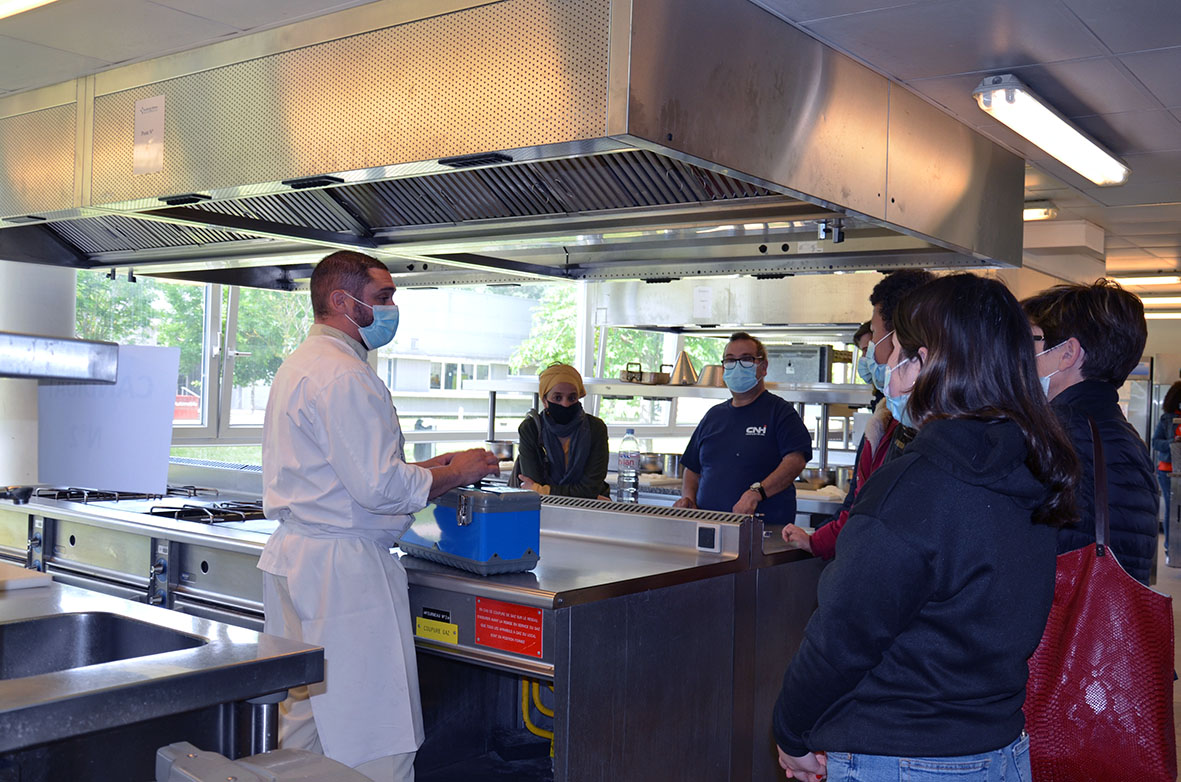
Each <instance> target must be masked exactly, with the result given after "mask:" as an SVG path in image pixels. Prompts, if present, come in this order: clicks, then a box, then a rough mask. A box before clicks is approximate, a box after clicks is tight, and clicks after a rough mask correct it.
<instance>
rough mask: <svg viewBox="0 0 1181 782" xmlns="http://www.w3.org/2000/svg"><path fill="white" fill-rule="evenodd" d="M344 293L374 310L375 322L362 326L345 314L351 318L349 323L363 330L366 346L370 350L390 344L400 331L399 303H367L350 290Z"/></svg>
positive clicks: (362, 335)
mask: <svg viewBox="0 0 1181 782" xmlns="http://www.w3.org/2000/svg"><path fill="white" fill-rule="evenodd" d="M344 295H345V296H348V297H349V298H350V299H352V300H353V301H355V302H357V303H358V304H361V305H363V306H366V307H368V308H369V309H371V310H373V322H372V323H370V324H369V325H368V326H362V325H360V324H359V323H357V321H355V320H353V319H352V318H349V316H348V315H347V314H346V315H345V317H346V318H349V323H352V324H353V325H354V326H356V327H357V330H358V331H360V332H361V341H362V342H364V343H365V347H367V348H369V349H370V350H377V349H378V348H380V347H382V346H383V345H388V344H390V341H391V340H392V339H393V338H394V335H395V334H397V333H398V305H397V304H377V305H374V304H365V302H363V301H361V300H360V299H358V298H357V297H356V296H354V295H353V294H351V293H349V292H348V291H345V293H344Z"/></svg>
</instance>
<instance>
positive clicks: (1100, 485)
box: [1087, 417, 1111, 556]
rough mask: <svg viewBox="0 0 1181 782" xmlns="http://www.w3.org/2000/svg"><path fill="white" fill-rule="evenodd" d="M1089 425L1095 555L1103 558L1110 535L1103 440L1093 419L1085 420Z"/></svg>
mask: <svg viewBox="0 0 1181 782" xmlns="http://www.w3.org/2000/svg"><path fill="white" fill-rule="evenodd" d="M1087 423H1088V424H1090V425H1091V454H1092V458H1093V459H1094V462H1095V465H1094V466H1095V553H1096V554H1097V555H1098V556H1103V554H1104V552H1105V550H1106V548H1107V539H1108V537H1109V536H1110V534H1111V513H1110V506H1109V505H1108V503H1107V463H1106V461H1104V459H1103V440H1102V439H1101V438H1100V437H1099V427H1098V426H1097V425H1096V424H1095V419H1094V418H1089V417H1088V418H1087Z"/></svg>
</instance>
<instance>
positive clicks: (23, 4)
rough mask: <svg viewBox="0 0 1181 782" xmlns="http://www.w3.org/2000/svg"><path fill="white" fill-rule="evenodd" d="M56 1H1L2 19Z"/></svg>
mask: <svg viewBox="0 0 1181 782" xmlns="http://www.w3.org/2000/svg"><path fill="white" fill-rule="evenodd" d="M52 2H54V0H0V19H3V18H5V17H6V16H16V15H17V14H19V13H23V12H25V11H31V10H33V9H34V8H40V7H41V6H43V5H49V4H50V3H52Z"/></svg>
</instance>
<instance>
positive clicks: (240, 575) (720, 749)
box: [0, 484, 820, 782]
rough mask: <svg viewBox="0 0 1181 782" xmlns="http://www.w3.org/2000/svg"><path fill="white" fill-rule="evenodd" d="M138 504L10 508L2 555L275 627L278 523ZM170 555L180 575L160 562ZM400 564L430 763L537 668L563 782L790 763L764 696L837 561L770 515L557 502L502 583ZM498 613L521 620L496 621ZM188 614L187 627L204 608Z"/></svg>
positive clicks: (0, 517)
mask: <svg viewBox="0 0 1181 782" xmlns="http://www.w3.org/2000/svg"><path fill="white" fill-rule="evenodd" d="M206 485H209V484H206ZM141 510H142V509H141V508H137V507H136V506H135V504H134V501H132V502H130V503H129V502H119V503H116V504H115V505H113V506H110V507H104V506H103V504H97V505H96V504H91V505H83V504H79V503H71V502H60V501H53V500H42V499H37V500H34V501H32V502H31V503H30V504H29V505H26V506H14V505H12V504H10V503H4V502H0V556H4V557H7V558H9V559H11V560H14V561H22V560H23V558H24V557H25V556H26V554H27V553H28V552H27V551H26V546H28V551H37V552H40V554H39V556H41V557H43V565H44V568H45V570H47V571H48V572H50V573H52V574H53V575H54V578H55V579H58V580H69V581H70V583H77V584H79V585H86V586H87V587H88V588H94V589H99V590H101V591H113V593H114V594H127V595H128V596H130V597H137V596H138V598H139V599H140V600H151V599H157V598H161V595H162V592H161V591H160V590H161V588H162V587H163V586H165V584H164V582H165V581H167V584H166V587H167V588H166V590H164V591H165V593H166V594H164V597H163V598H162V600H163V604H164V605H167V606H169V607H171V608H174V609H176V610H177V611H183V612H186V613H188V614H194V615H196V616H205V617H211V618H221V617H223V616H224V617H225V618H226V621H233V622H238V623H241V624H243V625H244V626H247V627H250V626H261V624H260V623H261V616H262V604H261V603H262V594H261V582H262V579H261V576H260V574H259V571H258V570H257V568H256V564H257V559H258V555H259V554H260V552H261V550H262V547H263V546H264V545H265V543H266V540H267V538H268V536H269V534H270V532H272V531H273V529H274V526H275V523H274V522H249V523H247V524H237V523H236V524H217V525H205V524H196V523H192V522H183V521H175V520H172V519H162V518H154V517H148V516H144V515H142V513H141V512H135V511H141ZM423 522H424V523H429V519H426V518H424V519H423ZM38 535H39V536H40V539H39V540H35V541H34V543H35V544H36V545H35V546H29V545H28V541H29V540H30V539H33V538H35V537H36V536H38ZM161 552H165V554H164V555H163V556H165V558H166V560H167V567H166V568H165V574H166V575H161V574H157V575H149V573H150V572H151V569H152V567H153V563H156V564H158V563H159V561H160V557H161V556H162V555H161ZM402 561H403V563H404V564H405V566H406V569H407V573H408V577H409V583H410V607H411V613H412V616H413V619H414V622H415V632H416V639H415V641H416V644H417V645H418V647H419V650H420V655H419V667H420V680H421V681H422V693H423V710H424V719H425V721H426V722H427V734H428V741H427V743H426V744H425V745H424V746H423V747H422V748H421V749H420V751H419V761H420V764H422V766H423V768H424V769H426V770H429V769H430V768H432V767H433V766H435V765H445V764H446V763H448V762H454V760H455V759H456V758H459V757H466V756H467V754H468V753H473V752H474V753H476V754H479V752H483V751H485V749H486V746H487V741H488V731H490V730H492V729H493V728H496V727H498V726H499V727H504V728H506V729H512V728H513V726H514V725H516V724H519V723H517V722H514V720H515V719H516V718H514V717H512V715H513V714H514V713H515V710H516V708H517V707H519V701H520V697H519V690H520V679H519V677H521V676H522V675H524V676H529V677H533V678H535V679H542V680H548V681H552V682H553V685H554V696H553V697H554V699H555V703H554V709H555V711H556V716H555V717H554V718H553V725H554V729H555V732H556V733H557V734H558V735H557V738H556V740H555V745H554V747H555V750H554V751H555V755H554V761H553V762H554V778H555V780H559V781H563V780H564V781H566V782H569V781H570V780H577V779H590V778H595V779H598V778H613V779H640V778H664V777H667V776H670V775H671V776H677V777H679V778H695V777H694V773H695V772H696V771H700V769H703V768H709V769H711V774H712V775H711V779H712V778H716V779H733V780H738V779H743V780H747V779H752V778H756V777H757V778H759V779H762V778H764V776H768V775H767V774H762V773H761V772H760V773H759V774H753V773H752V769H755V768H757V769H763V770H768V772H769V775H770V776H774V773H773V772H774V771H775V770H776V767H775V757H774V750H773V747H770V746H768V745H767V743H766V741H765V731H762V726H764V725H765V724H766V720H767V719H769V714H770V708H771V704H770V702H767V703H764V702H763V701H765V700H766V698H769V697H771V696H770V695H767V696H766V698H765V697H764V696H763V695H762V693H764V692H765V693H772V691H773V690H774V689H775V688H776V687H777V684H776V681H777V680H778V678H780V677H781V676H782V669H783V665H784V664H786V662H787V658H788V655H790V652H791V650H792V649H794V648H795V647H796V645H798V643H799V639H800V638H801V637H802V632H803V627H804V625H805V624H806V622H807V619H808V616H809V615H810V613H811V611H812V609H813V607H814V605H815V603H814V600H815V587H816V580H817V578H818V577H819V572H820V563H819V561H818V560H813V559H812V558H810V557H808V556H807V555H806V554H804V553H802V552H800V551H796V550H787V549H786V548H785V547H784V546H783V544H782V542H781V541H780V540H779V538H778V530H776V529H770V530H767V531H766V536H765V537H764V530H763V528H762V524H761V522H760V521H759V520H757V519H751V518H746V517H740V516H735V515H732V514H723V513H715V512H711V511H698V510H683V509H674V508H669V507H656V506H646V505H634V504H620V503H610V502H601V501H597V500H579V499H571V498H546V499H545V500H544V502H543V505H542V530H541V540H540V561H539V563H538V565H537V566H536V567H535V569H534V570H532V571H530V572H526V573H516V574H506V575H495V576H487V577H485V576H478V575H474V574H471V573H467V572H464V571H461V570H456V569H453V568H450V567H446V566H443V565H438V564H435V563H433V562H429V561H426V560H422V559H416V558H414V557H410V556H403V557H402ZM490 611H492V612H495V611H500V612H501V613H500V614H499V615H500V616H509V617H520V621H521V622H522V623H524V624H521V625H513V626H511V627H509V626H506V625H502V624H499V623H500V621H501V620H498V619H495V618H489V617H490V616H495V614H490V613H489V612H490ZM173 616H175V620H176V621H177V622H180V623H182V625H181V626H186V625H184V624H183V623H197V622H200V621H201V620H199V619H195V618H193V617H192V616H183V615H180V614H173ZM253 623H259V624H253ZM515 627H524V628H527V629H525V630H524V631H523V632H522V634H521V635H519V636H517V637H515V639H511V640H510V641H508V642H504V641H497V640H494V639H493V638H492V636H490V635H489V633H495V632H500V631H501V630H502V629H503V631H504V632H507V633H509V635H511V634H512V632H513V628H515ZM243 632H245V631H243ZM502 637H503V636H502ZM517 641H521V643H519V644H518V643H517ZM188 653H192V650H190V652H188ZM169 654H170V655H171V654H173V653H169ZM768 655H770V657H768ZM166 656H167V655H166ZM672 660H684V661H687V662H692V664H691V665H670V664H669V662H670V661H672ZM177 674H178V675H182V676H183V671H178V672H177ZM669 704H673V708H672V709H671V710H670V707H669ZM625 708H631V709H633V710H634V713H635V714H643V715H645V727H644V729H643V731H640V732H635V733H634V735H633V732H620V731H618V730H617V729H616V728H614V727H612V726H614V725H617V724H618V723H617V721H618V716H619V713H620V710H621V709H625ZM685 720H692V721H693V723H694V724H696V725H700V726H702V728H701V731H703V732H702V733H701V736H700V737H699V740H695V741H694V742H693V744H692V747H689V748H684V749H683V751H682V752H680V753H679V754H678V756H677V757H675V758H663V757H661V756H660V755H659V753H655V754H654V753H652V752H651V746H653V745H655V744H667V745H673V744H677V745H679V746H680V745H683V741H682V739H683V725H684V723H685ZM2 729H3V726H0V730H2ZM477 750H478V751H477ZM714 772H716V773H714ZM768 778H769V777H768Z"/></svg>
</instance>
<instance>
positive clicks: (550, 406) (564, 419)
mask: <svg viewBox="0 0 1181 782" xmlns="http://www.w3.org/2000/svg"><path fill="white" fill-rule="evenodd" d="M545 410H546V412H547V413H549V417H550V418H552V419H554V423H555V424H558V425H559V426H564V425H565V424H568V423H570V422H571V421H573V420H574V419H575V418H578V416H580V415H582V402H575V403H574V404H572V405H570V406H569V407H563V406H562V405H560V404H558V403H557V402H547V403H546V406H545Z"/></svg>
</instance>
